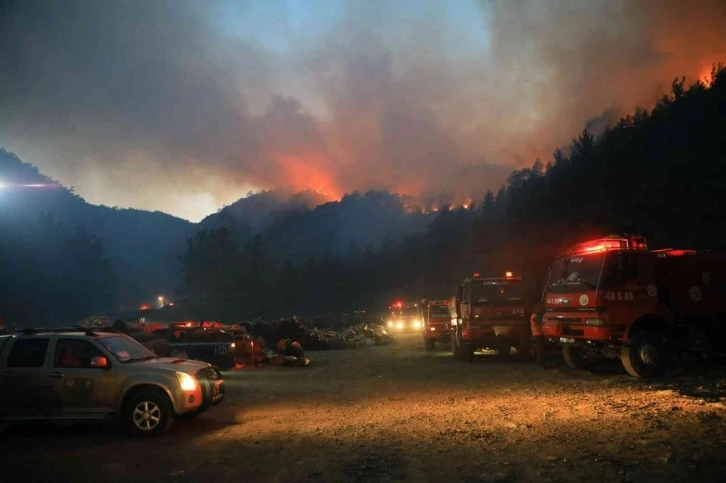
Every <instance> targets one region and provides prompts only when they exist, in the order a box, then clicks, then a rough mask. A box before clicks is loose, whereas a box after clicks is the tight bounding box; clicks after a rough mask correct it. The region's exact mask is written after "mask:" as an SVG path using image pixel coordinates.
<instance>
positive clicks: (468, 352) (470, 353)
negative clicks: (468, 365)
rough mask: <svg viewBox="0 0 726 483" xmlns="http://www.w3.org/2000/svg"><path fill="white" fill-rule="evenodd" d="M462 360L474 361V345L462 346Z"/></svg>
mask: <svg viewBox="0 0 726 483" xmlns="http://www.w3.org/2000/svg"><path fill="white" fill-rule="evenodd" d="M460 350H461V360H462V361H464V362H474V346H473V345H471V344H464V345H462V346H461V349H460Z"/></svg>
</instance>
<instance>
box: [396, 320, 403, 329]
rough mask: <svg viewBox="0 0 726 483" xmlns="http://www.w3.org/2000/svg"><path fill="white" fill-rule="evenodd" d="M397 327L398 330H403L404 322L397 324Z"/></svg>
mask: <svg viewBox="0 0 726 483" xmlns="http://www.w3.org/2000/svg"><path fill="white" fill-rule="evenodd" d="M396 327H397V328H399V329H403V322H401V321H399V322H398V323H397V324H396Z"/></svg>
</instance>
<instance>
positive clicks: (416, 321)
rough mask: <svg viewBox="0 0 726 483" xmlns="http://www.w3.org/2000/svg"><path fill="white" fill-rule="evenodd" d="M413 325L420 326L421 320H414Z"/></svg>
mask: <svg viewBox="0 0 726 483" xmlns="http://www.w3.org/2000/svg"><path fill="white" fill-rule="evenodd" d="M413 326H414V327H415V328H417V329H418V328H419V327H421V322H420V321H418V320H414V321H413Z"/></svg>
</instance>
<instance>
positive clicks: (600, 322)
mask: <svg viewBox="0 0 726 483" xmlns="http://www.w3.org/2000/svg"><path fill="white" fill-rule="evenodd" d="M585 325H594V326H596V327H602V326H603V325H605V319H585Z"/></svg>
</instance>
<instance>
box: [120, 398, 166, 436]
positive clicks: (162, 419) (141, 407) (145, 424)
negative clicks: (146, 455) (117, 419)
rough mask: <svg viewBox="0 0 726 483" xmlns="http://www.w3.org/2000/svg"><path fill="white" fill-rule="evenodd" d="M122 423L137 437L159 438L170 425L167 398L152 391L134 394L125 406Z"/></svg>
mask: <svg viewBox="0 0 726 483" xmlns="http://www.w3.org/2000/svg"><path fill="white" fill-rule="evenodd" d="M124 422H125V423H126V426H127V427H128V429H129V430H130V431H131V432H132V433H133V434H135V435H137V436H160V435H161V434H163V433H164V432H165V431H166V430H167V429H168V428H169V426H170V425H171V423H172V417H171V404H170V403H169V398H168V397H167V396H166V395H165V394H162V393H161V392H159V391H154V390H144V391H141V392H139V393H138V394H134V395H133V396H131V398H130V399H129V401H128V402H127V404H126V414H125V421H124Z"/></svg>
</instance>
